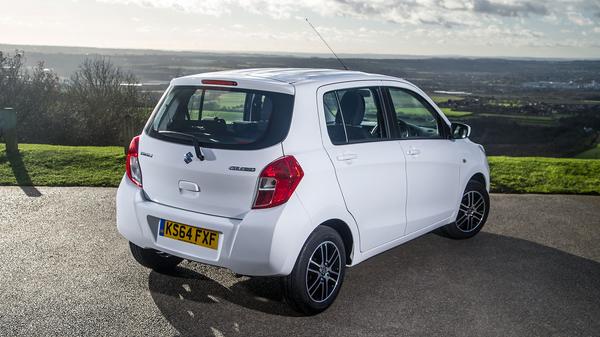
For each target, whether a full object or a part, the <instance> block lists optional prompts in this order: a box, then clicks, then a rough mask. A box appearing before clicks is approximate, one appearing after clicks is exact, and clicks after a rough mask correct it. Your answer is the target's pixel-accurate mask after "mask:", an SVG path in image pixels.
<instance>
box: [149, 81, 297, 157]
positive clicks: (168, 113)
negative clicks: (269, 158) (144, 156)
mask: <svg viewBox="0 0 600 337" xmlns="http://www.w3.org/2000/svg"><path fill="white" fill-rule="evenodd" d="M293 104H294V96H292V95H287V94H281V93H275V92H264V91H256V90H246V89H229V88H223V89H221V88H202V87H194V86H179V87H174V88H172V89H171V91H170V92H169V93H168V94H167V96H166V98H165V100H164V101H163V102H162V103H161V105H160V107H159V109H158V110H157V113H156V115H155V117H154V119H153V120H152V123H151V125H150V130H149V133H150V135H151V136H155V137H159V138H164V139H165V140H171V141H179V142H181V141H182V140H181V139H172V138H174V137H172V136H167V134H166V133H163V134H161V131H173V132H179V133H186V134H190V135H193V136H194V137H196V138H197V139H198V141H199V142H200V144H201V145H202V146H203V147H213V148H229V149H258V148H264V147H267V146H271V145H274V144H276V143H278V142H281V141H282V140H283V139H284V138H285V136H286V135H287V132H288V130H289V127H290V122H291V115H292V109H293ZM166 138H168V139H166ZM184 141H187V140H184Z"/></svg>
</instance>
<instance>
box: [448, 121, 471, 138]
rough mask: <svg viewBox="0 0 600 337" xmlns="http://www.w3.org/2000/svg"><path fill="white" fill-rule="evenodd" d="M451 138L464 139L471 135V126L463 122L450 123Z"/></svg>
mask: <svg viewBox="0 0 600 337" xmlns="http://www.w3.org/2000/svg"><path fill="white" fill-rule="evenodd" d="M451 127H452V139H465V138H469V136H470V135H471V127H470V126H468V125H467V124H463V123H452V126H451Z"/></svg>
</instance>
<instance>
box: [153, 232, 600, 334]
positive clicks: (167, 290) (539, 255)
mask: <svg viewBox="0 0 600 337" xmlns="http://www.w3.org/2000/svg"><path fill="white" fill-rule="evenodd" d="M214 269H215V270H216V268H214ZM204 274H211V275H212V274H213V273H212V272H208V273H198V272H195V271H193V270H191V269H187V268H182V267H181V268H178V270H177V271H176V272H174V273H173V274H172V275H164V274H160V273H156V272H151V273H150V276H149V281H148V283H149V289H150V292H151V294H152V298H153V299H154V302H155V303H156V305H157V307H158V309H159V310H160V311H161V313H162V314H163V316H164V317H165V318H166V319H167V320H168V321H169V322H170V324H171V325H172V326H173V327H174V328H175V329H177V330H178V331H179V332H180V333H181V334H182V335H184V336H190V335H193V336H284V335H287V336H297V335H311V336H364V335H384V336H392V335H393V336H397V335H429V336H431V335H439V336H465V335H466V336H475V335H479V336H484V335H485V336H489V335H498V336H513V335H514V336H523V335H538V336H548V335H563V336H566V335H569V336H575V335H595V334H596V333H597V332H598V331H600V320H599V319H598V318H600V263H597V262H595V261H591V260H588V259H584V258H581V257H578V256H575V255H572V254H568V253H565V252H563V251H560V250H557V249H554V248H549V247H546V246H543V245H540V244H537V243H533V242H530V241H526V240H521V239H515V238H510V237H506V236H501V235H496V234H490V233H484V232H482V233H480V234H479V235H478V236H477V237H475V238H473V239H471V240H463V241H456V240H451V239H448V238H445V237H442V236H439V235H435V234H428V235H426V236H424V237H423V238H420V239H417V240H414V241H412V242H410V243H407V244H405V245H403V246H400V247H397V248H395V249H392V250H390V251H388V252H385V253H383V254H381V255H379V256H377V257H374V258H372V259H370V260H368V261H365V262H363V263H361V264H359V265H358V266H356V267H353V268H350V269H349V270H348V273H347V275H346V280H345V282H344V285H343V287H342V291H341V293H340V295H339V297H338V298H337V300H336V302H335V303H334V304H333V306H332V307H331V308H330V309H329V310H327V311H326V312H324V313H322V314H320V315H316V316H312V317H302V316H299V315H298V314H296V313H295V312H294V311H292V310H291V309H290V308H288V307H287V305H286V304H285V303H284V302H283V299H282V293H281V290H280V288H279V282H278V279H276V278H241V279H235V278H234V276H233V275H230V276H225V278H227V279H226V280H223V279H219V280H218V281H217V280H213V279H211V278H210V277H209V276H208V275H204ZM219 275H222V273H220V274H219ZM227 275H229V274H227ZM221 277H222V276H221ZM215 278H216V277H215ZM232 283H233V285H232V286H230V287H225V286H223V285H222V284H232Z"/></svg>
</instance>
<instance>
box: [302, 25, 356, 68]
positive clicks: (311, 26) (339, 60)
mask: <svg viewBox="0 0 600 337" xmlns="http://www.w3.org/2000/svg"><path fill="white" fill-rule="evenodd" d="M304 19H305V20H306V23H308V25H309V26H310V28H312V29H313V30H314V31H315V33H317V36H318V37H319V38H320V39H321V41H323V43H324V44H325V45H326V46H327V48H329V50H330V51H331V53H332V54H333V56H335V58H336V59H337V60H338V62H340V64H341V65H342V67H344V69H345V70H350V69H348V67H346V65H345V64H344V62H342V60H341V59H340V58H339V57H338V56H337V54H336V53H335V52H334V51H333V49H331V47H330V46H329V44H328V43H327V41H325V39H324V38H323V37H322V36H321V34H319V31H318V30H317V29H316V28H315V26H313V24H312V23H310V21H308V18H304Z"/></svg>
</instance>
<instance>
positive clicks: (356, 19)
mask: <svg viewBox="0 0 600 337" xmlns="http://www.w3.org/2000/svg"><path fill="white" fill-rule="evenodd" d="M2 9H3V16H2V17H0V29H2V31H4V32H6V34H3V37H2V38H1V40H0V43H3V44H19V45H40V46H44V45H46V46H75V47H76V48H110V49H137V50H159V51H182V52H215V53H231V52H236V53H250V54H257V53H258V54H279V53H283V54H285V55H294V54H301V53H305V54H318V55H327V54H328V50H327V48H326V46H325V45H324V44H323V43H322V42H321V41H320V40H319V38H318V37H317V35H316V34H315V33H314V32H313V31H312V30H311V28H310V27H309V26H308V25H307V24H306V22H305V21H304V18H306V17H309V18H310V20H311V22H312V23H313V24H314V25H315V26H316V28H317V30H318V31H319V33H321V34H322V35H323V36H324V38H325V40H327V42H328V43H329V44H330V45H331V46H332V48H333V49H334V50H335V52H336V53H338V54H342V55H390V56H408V57H472V58H520V59H522V58H531V59H600V43H599V41H600V3H598V2H597V1H595V0H568V1H558V0H550V1H546V2H544V3H539V2H536V1H532V0H416V1H401V0H361V1H358V0H305V1H293V0H246V1H242V0H223V1H219V0H204V1H200V0H185V1H176V0H56V1H52V2H41V3H40V2H36V1H34V0H22V1H19V2H9V3H6V4H4V5H3V7H2ZM77 46H81V47H77Z"/></svg>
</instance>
